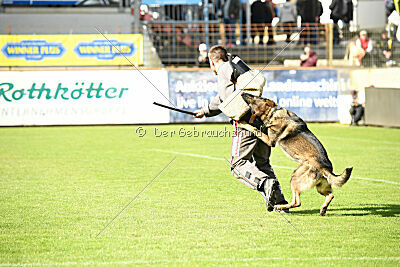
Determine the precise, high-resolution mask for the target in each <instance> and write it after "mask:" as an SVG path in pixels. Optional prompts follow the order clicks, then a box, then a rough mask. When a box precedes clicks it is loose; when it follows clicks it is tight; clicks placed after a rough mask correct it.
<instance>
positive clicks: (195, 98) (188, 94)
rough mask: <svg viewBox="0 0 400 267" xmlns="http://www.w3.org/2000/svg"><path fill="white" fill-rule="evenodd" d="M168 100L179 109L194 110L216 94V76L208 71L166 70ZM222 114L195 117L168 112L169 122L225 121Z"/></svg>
mask: <svg viewBox="0 0 400 267" xmlns="http://www.w3.org/2000/svg"><path fill="white" fill-rule="evenodd" d="M168 85H169V98H170V101H171V102H172V103H173V104H174V105H175V106H176V107H177V108H180V109H185V110H188V111H195V110H197V109H200V108H202V107H204V106H206V105H208V104H209V103H210V100H211V99H212V98H213V97H215V96H216V95H217V77H216V76H215V74H214V73H213V72H212V71H211V70H209V71H168ZM227 121H229V119H228V117H226V116H225V115H224V114H221V115H218V116H215V117H211V118H202V119H195V118H193V116H191V115H187V114H183V113H179V112H176V111H171V112H170V122H172V123H174V122H190V123H192V122H227Z"/></svg>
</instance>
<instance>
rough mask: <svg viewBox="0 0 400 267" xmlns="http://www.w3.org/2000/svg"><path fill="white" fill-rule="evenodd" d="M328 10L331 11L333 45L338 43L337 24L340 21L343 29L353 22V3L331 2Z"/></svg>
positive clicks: (343, 0) (333, 0)
mask: <svg viewBox="0 0 400 267" xmlns="http://www.w3.org/2000/svg"><path fill="white" fill-rule="evenodd" d="M329 9H330V10H331V19H332V20H333V23H334V27H333V44H339V43H340V34H339V26H338V22H339V20H341V21H342V22H343V25H344V27H345V28H347V26H348V24H349V23H350V21H351V20H353V2H352V0H332V2H331V4H330V6H329Z"/></svg>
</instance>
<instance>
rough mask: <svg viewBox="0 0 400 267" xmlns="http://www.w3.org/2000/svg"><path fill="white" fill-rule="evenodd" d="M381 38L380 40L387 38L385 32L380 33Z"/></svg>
mask: <svg viewBox="0 0 400 267" xmlns="http://www.w3.org/2000/svg"><path fill="white" fill-rule="evenodd" d="M381 36H382V39H387V37H388V34H387V31H383V32H381Z"/></svg>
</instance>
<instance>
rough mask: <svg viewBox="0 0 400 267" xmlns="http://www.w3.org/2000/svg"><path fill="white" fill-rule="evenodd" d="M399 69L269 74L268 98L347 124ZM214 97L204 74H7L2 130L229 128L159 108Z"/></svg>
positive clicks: (210, 77)
mask: <svg viewBox="0 0 400 267" xmlns="http://www.w3.org/2000/svg"><path fill="white" fill-rule="evenodd" d="M396 71H397V73H399V72H398V71H399V69H396V70H395V69H387V71H381V70H367V69H366V70H351V69H347V70H336V69H273V70H268V71H262V74H263V75H264V76H265V77H266V79H267V83H266V85H265V87H264V93H263V96H264V97H268V98H271V99H273V100H274V101H276V102H277V103H278V104H279V105H280V106H282V107H286V108H288V109H290V110H292V111H294V112H295V113H297V114H298V115H299V116H300V117H302V118H303V119H304V120H306V121H319V122H334V121H340V122H342V123H348V122H350V116H349V113H348V110H349V107H350V103H351V96H350V92H351V90H353V89H363V88H364V87H366V86H369V85H370V84H369V82H370V81H371V80H372V79H373V77H374V76H375V77H376V79H375V82H376V86H385V87H388V85H387V84H389V83H394V84H395V85H392V86H390V87H396V83H397V85H398V84H400V81H398V79H399V78H400V77H396V75H394V74H395V73H396ZM142 74H143V75H142ZM144 76H145V77H146V78H147V79H148V80H149V81H151V83H150V82H149V81H148V80H147V79H146V78H145V77H144ZM378 76H379V77H378ZM365 77H369V78H368V79H366V78H365ZM366 84H367V85H366ZM382 84H385V85H382ZM361 86H362V87H361ZM215 95H217V85H216V77H215V75H214V74H213V73H212V72H211V71H209V70H204V69H202V70H198V69H197V70H188V69H186V70H184V71H182V70H179V69H170V70H165V69H164V70H141V71H140V72H139V71H136V70H115V69H114V70H104V69H103V70H54V71H51V70H31V71H16V70H13V71H0V125H1V126H15V125H86V124H88V125H90V124H145V123H202V122H227V121H228V118H227V117H225V116H224V115H223V114H222V115H219V116H216V117H213V118H203V119H200V120H199V119H193V118H192V116H190V115H185V114H181V113H177V112H173V111H169V110H166V109H163V108H160V107H156V106H154V105H153V104H152V103H153V102H154V101H156V102H160V103H162V104H167V105H170V106H172V105H174V106H176V107H178V108H182V109H186V110H190V111H195V110H196V109H198V108H200V107H202V106H204V105H206V104H208V103H209V102H210V100H211V99H212V98H213V97H214V96H215Z"/></svg>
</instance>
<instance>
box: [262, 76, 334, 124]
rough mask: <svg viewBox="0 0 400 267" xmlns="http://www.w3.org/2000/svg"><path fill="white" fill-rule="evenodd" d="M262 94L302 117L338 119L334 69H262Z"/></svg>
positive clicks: (308, 118)
mask: <svg viewBox="0 0 400 267" xmlns="http://www.w3.org/2000/svg"><path fill="white" fill-rule="evenodd" d="M262 73H263V75H264V76H265V78H266V79H267V82H266V84H265V87H264V93H263V97H266V98H269V99H272V100H273V101H275V102H276V103H278V105H279V106H280V107H284V108H287V109H289V110H291V111H293V112H294V113H296V114H297V115H298V116H300V117H301V118H302V119H303V120H305V121H321V122H322V121H338V120H339V117H338V102H337V101H338V89H339V84H338V79H337V70H273V71H263V72H262Z"/></svg>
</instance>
